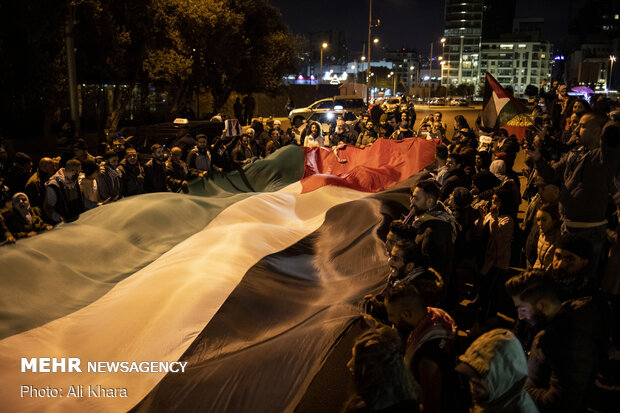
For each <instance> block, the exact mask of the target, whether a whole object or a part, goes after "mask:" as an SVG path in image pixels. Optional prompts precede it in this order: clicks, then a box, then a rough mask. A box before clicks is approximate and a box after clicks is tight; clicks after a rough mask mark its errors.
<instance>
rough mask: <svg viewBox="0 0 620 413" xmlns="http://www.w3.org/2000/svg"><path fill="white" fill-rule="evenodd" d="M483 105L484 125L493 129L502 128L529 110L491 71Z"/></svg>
mask: <svg viewBox="0 0 620 413" xmlns="http://www.w3.org/2000/svg"><path fill="white" fill-rule="evenodd" d="M482 105H483V108H482V125H483V126H484V127H487V128H491V129H498V128H501V127H502V126H505V125H506V124H508V122H510V121H511V120H513V119H514V118H515V117H517V116H518V115H521V114H523V113H525V112H527V109H526V107H525V106H524V105H523V103H521V102H520V101H519V100H518V99H515V97H514V96H513V95H512V94H511V93H509V92H508V91H506V89H504V88H503V87H502V86H501V85H500V84H499V82H498V81H497V79H495V78H494V77H493V75H491V74H490V73H489V72H486V80H485V84H484V100H483V103H482Z"/></svg>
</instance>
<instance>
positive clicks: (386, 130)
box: [379, 113, 394, 139]
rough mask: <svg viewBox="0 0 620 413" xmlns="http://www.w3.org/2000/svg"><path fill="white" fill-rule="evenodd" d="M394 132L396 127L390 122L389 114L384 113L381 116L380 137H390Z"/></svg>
mask: <svg viewBox="0 0 620 413" xmlns="http://www.w3.org/2000/svg"><path fill="white" fill-rule="evenodd" d="M392 133H394V128H393V127H392V125H390V124H389V123H388V115H387V114H385V113H384V114H383V115H381V117H380V118H379V137H380V138H383V139H389V138H390V136H392Z"/></svg>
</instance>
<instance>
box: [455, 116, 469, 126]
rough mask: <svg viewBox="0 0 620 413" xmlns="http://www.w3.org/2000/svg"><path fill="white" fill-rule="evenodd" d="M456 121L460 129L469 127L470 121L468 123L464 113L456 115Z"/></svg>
mask: <svg viewBox="0 0 620 413" xmlns="http://www.w3.org/2000/svg"><path fill="white" fill-rule="evenodd" d="M454 121H455V122H456V126H457V127H458V129H469V123H467V119H465V116H463V115H456V116H455V117H454Z"/></svg>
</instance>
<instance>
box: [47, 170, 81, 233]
mask: <svg viewBox="0 0 620 413" xmlns="http://www.w3.org/2000/svg"><path fill="white" fill-rule="evenodd" d="M81 168H82V164H81V163H80V161H78V160H77V159H69V160H68V161H67V164H66V165H65V167H64V168H60V169H59V170H58V171H57V172H56V173H55V174H54V175H53V176H52V177H51V178H50V179H49V181H47V183H46V184H45V201H43V208H44V211H45V214H46V215H47V217H48V218H49V219H50V220H51V222H53V223H55V224H57V223H60V222H71V221H75V220H76V219H77V218H78V217H79V216H80V214H81V213H82V212H84V199H83V198H82V191H80V186H79V185H78V175H79V174H80V170H81Z"/></svg>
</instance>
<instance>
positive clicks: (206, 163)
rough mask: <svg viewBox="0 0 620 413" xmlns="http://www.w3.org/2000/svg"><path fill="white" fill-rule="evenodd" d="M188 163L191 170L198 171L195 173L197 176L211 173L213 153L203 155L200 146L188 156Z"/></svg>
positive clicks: (207, 152) (206, 152)
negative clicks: (203, 172)
mask: <svg viewBox="0 0 620 413" xmlns="http://www.w3.org/2000/svg"><path fill="white" fill-rule="evenodd" d="M186 163H187V166H188V168H189V169H192V170H193V169H195V170H197V171H193V172H194V173H195V174H197V173H199V172H201V171H207V172H211V153H210V152H209V151H208V150H205V152H204V153H202V152H200V150H198V146H195V147H194V148H193V149H192V150H191V151H189V153H188V154H187V161H186Z"/></svg>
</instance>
